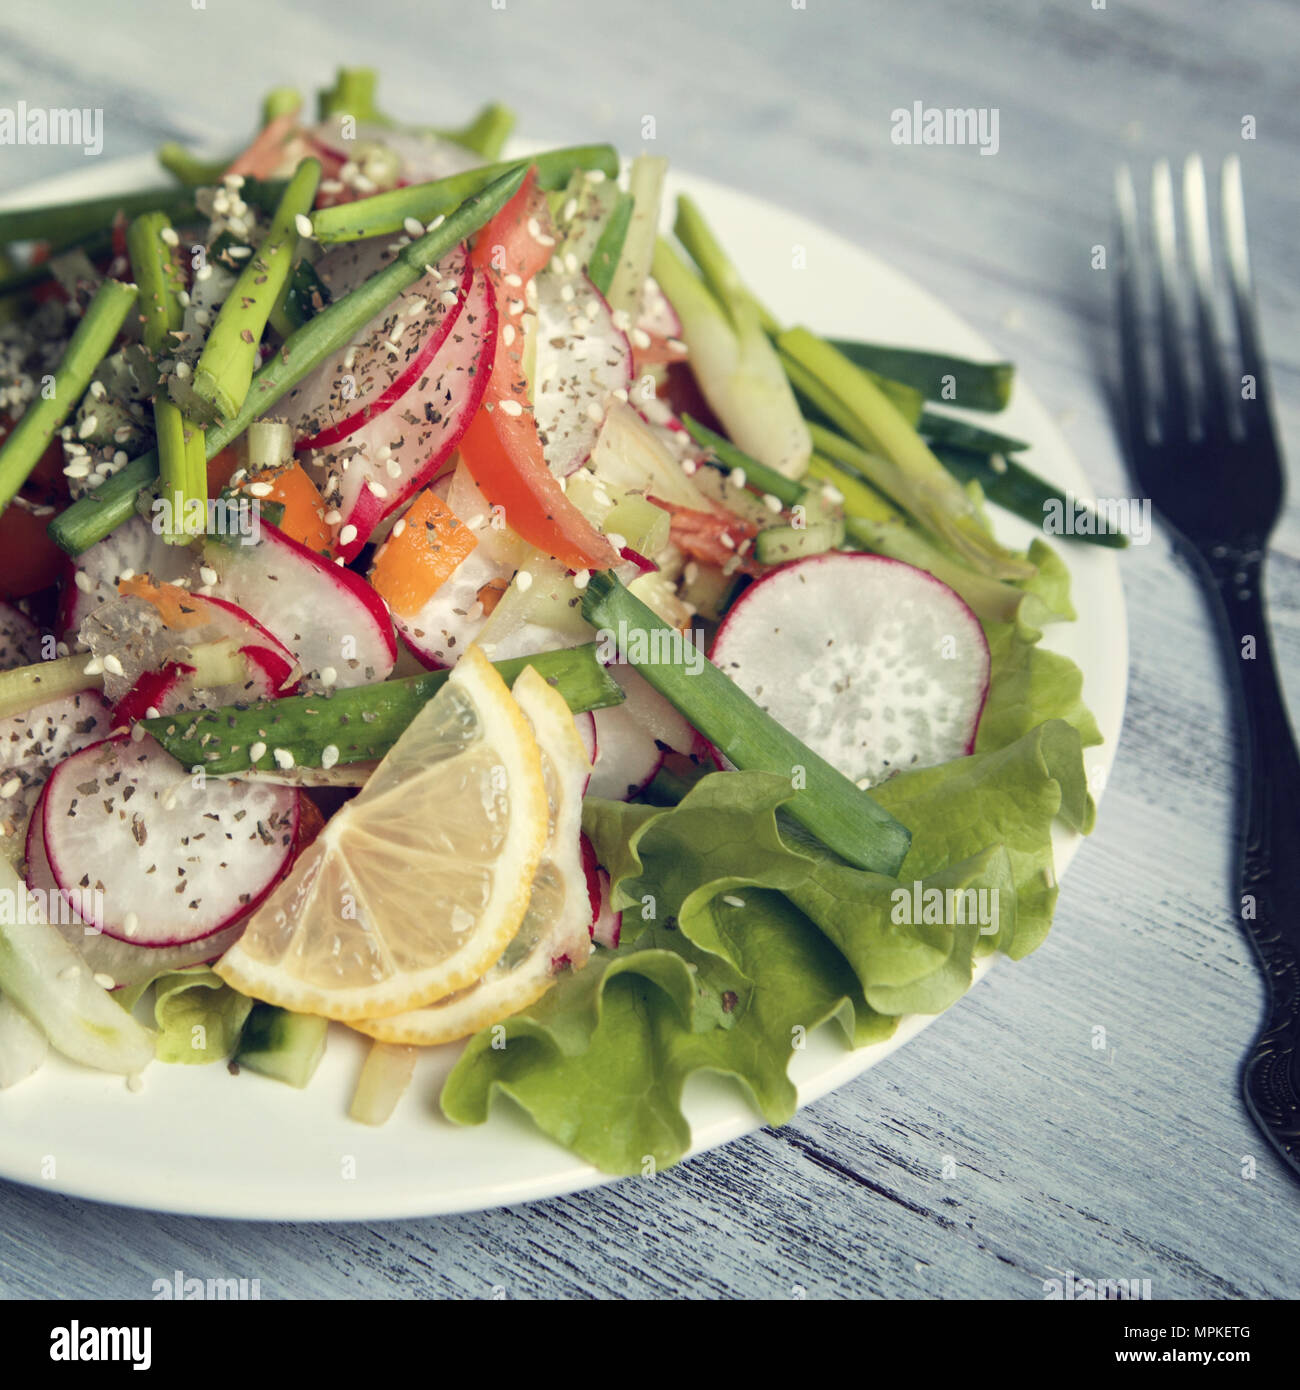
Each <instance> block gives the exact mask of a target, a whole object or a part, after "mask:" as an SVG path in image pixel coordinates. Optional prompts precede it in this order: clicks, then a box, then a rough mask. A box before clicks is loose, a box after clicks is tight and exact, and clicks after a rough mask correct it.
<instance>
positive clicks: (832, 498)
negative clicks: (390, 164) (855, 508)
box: [822, 483, 844, 507]
mask: <svg viewBox="0 0 1300 1390" xmlns="http://www.w3.org/2000/svg"><path fill="white" fill-rule="evenodd" d="M822 498H823V499H824V500H825V501H827V502H829V503H830V504H831V505H832V506H835V507H838V506H839V504H840V503H841V502H843V501H844V494H843V493H842V492H841V491H840V490H839V488H837V487H832V486H831V485H830V483H827V484H826V486H825V487H823V488H822Z"/></svg>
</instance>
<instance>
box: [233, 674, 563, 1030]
mask: <svg viewBox="0 0 1300 1390" xmlns="http://www.w3.org/2000/svg"><path fill="white" fill-rule="evenodd" d="M538 679H539V680H540V677H539V678H538ZM542 684H543V685H545V682H542ZM548 690H549V687H548ZM556 698H557V699H558V698H559V697H558V696H557V697H556ZM561 703H563V701H561ZM566 714H567V707H566ZM570 723H572V720H571V719H570ZM548 831H549V818H548V805H547V795H546V785H545V781H544V779H543V774H542V759H541V751H540V749H539V747H538V741H537V739H536V738H535V737H534V735H533V731H532V728H531V727H530V725H529V722H528V720H527V719H526V718H525V717H524V714H523V712H522V710H521V709H520V707H519V705H518V704H517V703H516V701H515V700H514V698H513V697H512V696H511V693H510V691H509V690H508V689H507V688H506V685H505V682H504V681H503V680H502V679H501V677H500V676H499V675H498V674H497V672H496V671H495V670H494V669H493V668H492V666H491V664H490V663H489V662H488V661H487V660H486V659H485V658H484V656H483V655H482V653H481V652H480V651H479V650H478V649H477V648H470V649H469V650H468V651H466V653H465V654H464V656H462V657H461V659H460V661H459V662H458V663H457V665H456V668H455V669H454V670H453V671H452V673H451V675H450V677H449V678H448V680H447V683H446V684H445V685H444V686H443V687H442V689H441V690H439V692H438V693H437V695H435V696H434V697H433V699H432V700H430V701H429V703H428V704H427V705H425V706H424V708H423V709H422V710H421V711H420V713H419V714H417V715H416V717H415V718H414V719H413V720H412V721H411V723H410V725H409V726H408V727H407V729H406V730H405V732H404V733H403V734H402V736H401V737H400V738H399V739H398V740H397V742H396V743H395V744H394V745H393V747H392V748H391V749H390V750H389V751H388V753H387V755H386V756H385V757H384V759H383V761H382V762H381V763H380V764H379V766H378V767H377V768H376V769H375V772H374V774H373V775H372V776H371V777H370V779H369V780H368V781H367V783H366V785H365V786H364V787H363V788H362V790H361V792H360V793H359V795H358V796H356V797H355V798H354V799H353V800H352V801H350V802H348V803H347V804H346V805H345V806H343V807H342V809H341V810H339V811H338V812H337V813H336V814H335V815H334V816H333V817H332V818H331V820H330V821H329V823H328V824H327V825H326V827H325V829H324V830H323V831H322V832H321V834H320V835H319V836H318V837H317V839H316V840H315V841H314V842H313V843H312V844H311V846H309V848H308V849H306V850H305V851H304V852H303V854H302V855H301V856H299V858H298V860H297V862H296V863H295V864H294V866H293V868H292V870H291V871H290V873H289V875H288V876H287V877H286V878H285V880H284V881H283V882H282V883H281V884H280V885H279V886H278V887H277V888H276V889H275V891H274V892H273V893H272V894H271V895H270V897H268V898H267V900H266V902H265V903H263V904H262V906H261V907H260V908H258V910H257V911H256V912H255V913H254V914H253V916H252V918H251V919H250V921H249V924H248V928H247V930H246V931H245V932H244V935H243V936H242V937H241V938H240V939H239V941H237V942H236V943H235V945H234V946H232V947H231V948H230V950H229V951H227V952H226V954H225V955H224V956H223V957H222V958H221V960H220V961H218V962H217V964H216V965H215V967H214V969H215V970H216V972H217V974H218V975H220V976H221V978H222V979H223V980H225V981H226V982H227V984H230V985H232V986H233V987H234V988H235V989H237V990H239V991H240V992H241V993H243V994H248V995H251V996H252V997H253V998H256V999H263V1000H265V1001H267V1002H268V1003H271V1004H278V1005H280V1006H281V1007H282V1008H286V1009H292V1010H293V1011H295V1012H297V1013H309V1014H319V1015H323V1016H324V1017H326V1018H335V1019H342V1020H351V1019H371V1018H382V1017H385V1016H387V1015H390V1014H398V1013H402V1012H405V1011H407V1010H411V1009H418V1008H420V1007H421V1006H423V1005H425V1004H429V1003H431V1002H432V1001H434V1000H435V999H441V998H444V997H445V996H447V995H450V994H453V993H455V992H456V991H458V990H463V989H465V988H466V987H467V986H469V985H471V984H473V983H474V981H475V980H477V979H479V978H480V977H481V976H482V975H483V974H484V972H485V971H487V970H488V969H489V967H490V966H491V965H492V964H493V963H494V962H495V961H496V960H497V959H498V958H499V957H500V956H501V954H502V952H504V951H505V950H506V948H507V947H508V946H509V945H510V943H511V942H512V941H513V940H514V938H515V937H516V936H517V935H518V932H519V928H520V925H521V923H522V922H523V920H524V914H525V912H526V911H527V909H528V904H529V897H530V893H531V886H532V883H533V879H534V878H535V876H536V874H537V870H538V866H539V864H540V862H541V858H542V853H543V851H544V849H545V847H546V843H547V839H548Z"/></svg>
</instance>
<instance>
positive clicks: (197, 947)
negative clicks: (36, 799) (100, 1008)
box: [27, 811, 246, 989]
mask: <svg viewBox="0 0 1300 1390" xmlns="http://www.w3.org/2000/svg"><path fill="white" fill-rule="evenodd" d="M42 822H43V817H42V816H41V815H40V814H39V811H38V812H37V813H35V814H33V816H32V819H31V826H30V828H29V830H28V833H27V886H28V887H29V888H30V889H32V890H33V891H34V892H36V893H39V894H40V895H41V896H42V898H43V899H44V900H45V902H46V903H47V905H48V906H49V907H50V908H52V909H53V911H52V912H51V914H50V915H51V916H52V917H53V918H54V919H55V920H54V922H53V925H54V926H56V927H57V928H58V930H59V932H60V933H61V934H62V936H63V937H64V939H65V940H66V941H67V942H68V944H69V945H70V946H72V947H73V948H74V949H75V950H76V951H77V954H78V955H80V956H81V958H82V960H84V961H85V962H86V964H87V965H88V966H89V967H90V969H91V970H92V971H93V972H94V974H96V975H106V976H107V977H108V978H109V979H110V980H112V981H113V984H112V988H113V989H132V988H134V987H136V986H139V985H144V984H148V982H149V981H150V980H152V979H154V978H155V977H156V976H158V975H161V974H163V973H164V972H165V971H168V970H187V969H189V967H190V966H192V965H206V964H207V963H208V962H209V961H214V960H217V959H219V958H220V957H221V956H223V955H224V954H225V953H226V952H227V951H228V950H229V949H230V948H231V947H232V946H233V945H234V944H235V942H236V941H238V940H239V938H240V937H241V936H242V935H243V934H244V925H245V920H246V919H245V918H242V917H241V918H240V919H239V921H237V922H235V923H233V924H232V925H231V926H228V927H223V928H222V929H221V930H220V931H218V932H213V933H212V935H211V936H204V937H201V938H200V939H199V940H197V941H187V942H184V943H182V944H181V945H179V946H142V945H137V944H136V943H134V942H131V941H119V940H118V939H117V938H116V937H113V936H108V935H107V934H105V933H104V932H102V931H98V930H96V929H95V928H94V927H93V926H90V927H88V926H87V925H86V923H85V922H84V921H83V920H82V919H81V918H80V917H78V916H77V915H76V912H75V911H74V910H73V906H72V904H73V902H75V901H77V899H75V898H73V897H72V896H71V895H62V894H60V892H59V886H58V884H57V882H56V881H55V878H54V871H53V870H52V869H51V868H50V860H49V855H48V854H47V853H46V850H45V832H44V829H43V825H42Z"/></svg>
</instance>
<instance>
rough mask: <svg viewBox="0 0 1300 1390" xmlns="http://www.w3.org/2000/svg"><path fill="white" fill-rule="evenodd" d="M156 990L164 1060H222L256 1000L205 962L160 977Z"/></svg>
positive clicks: (159, 1049)
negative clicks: (230, 983)
mask: <svg viewBox="0 0 1300 1390" xmlns="http://www.w3.org/2000/svg"><path fill="white" fill-rule="evenodd" d="M156 985H157V988H156V989H155V991H154V1005H153V1012H154V1021H155V1022H156V1023H157V1024H158V1039H157V1056H158V1060H159V1061H160V1062H183V1063H190V1064H194V1063H202V1062H222V1061H225V1059H226V1058H227V1057H229V1056H230V1054H231V1053H232V1052H233V1051H234V1050H235V1045H236V1043H238V1041H239V1034H240V1031H241V1030H242V1028H243V1026H244V1020H245V1019H246V1018H247V1017H248V1015H249V1011H250V1010H251V1009H252V1007H253V1001H252V1000H251V999H247V998H245V997H244V995H242V994H240V993H238V992H237V991H236V990H233V989H231V988H230V986H229V985H228V984H226V982H225V981H224V980H222V979H221V977H220V976H219V975H217V974H216V973H215V972H214V971H212V970H209V969H208V967H207V966H206V965H196V966H191V967H190V968H189V969H188V970H173V971H169V972H168V973H166V974H163V975H159V976H158V979H157V981H156Z"/></svg>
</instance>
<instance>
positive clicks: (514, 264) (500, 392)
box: [460, 168, 618, 570]
mask: <svg viewBox="0 0 1300 1390" xmlns="http://www.w3.org/2000/svg"><path fill="white" fill-rule="evenodd" d="M549 227H550V218H549V213H548V210H547V206H546V195H545V194H544V193H543V192H542V190H541V189H540V188H539V187H538V186H537V170H536V169H535V168H534V169H530V170H529V171H528V174H527V176H526V177H525V179H524V181H523V183H522V184H521V185H520V186H519V191H518V192H517V193H516V194H515V196H514V197H513V198H511V199H510V201H509V202H508V203H507V204H506V205H505V206H504V207H503V208H502V209H501V211H500V212H498V213H497V215H496V216H495V217H494V218H493V219H492V220H491V221H490V222H489V223H488V224H487V225H486V226H485V227H484V228H483V230H482V231H481V232H480V233H479V236H478V240H477V241H476V242H475V244H474V249H473V252H472V253H471V259H472V260H473V262H474V264H475V265H476V266H478V267H479V268H480V269H481V270H483V271H484V272H485V273H486V274H487V276H488V279H489V281H490V282H491V285H492V288H493V291H494V293H495V295H496V301H497V314H498V323H499V324H500V328H499V330H498V332H497V344H496V355H495V357H494V358H493V361H492V374H491V376H490V377H489V378H488V383H487V388H486V390H485V391H484V393H483V405H482V406H481V407H480V409H479V412H478V414H477V415H475V417H474V419H473V420H472V421H471V422H470V426H469V428H468V429H467V430H466V431H465V434H464V437H463V438H462V439H461V441H460V456H461V458H462V459H463V460H464V462H465V466H466V468H468V469H469V471H470V475H471V476H472V477H473V479H474V481H475V482H476V483H477V484H478V485H479V487H480V489H481V490H482V492H483V495H484V496H485V497H486V498H487V500H488V501H489V502H490V503H491V504H492V505H493V506H497V507H501V508H502V509H503V510H504V512H505V517H506V522H507V524H508V525H509V527H510V529H511V530H512V531H514V532H515V533H516V535H519V536H522V537H523V538H524V540H526V541H528V542H529V544H531V545H535V546H537V548H538V549H539V550H542V551H545V552H546V553H547V554H548V555H552V556H554V557H555V558H556V559H557V560H558V561H559V562H560V563H561V564H562V565H565V566H567V567H568V568H569V569H571V570H583V569H608V568H609V567H610V566H611V565H614V564H617V562H618V555H617V554H616V552H615V550H614V548H613V546H611V545H610V543H609V541H607V540H606V539H605V537H604V536H603V535H601V533H600V532H599V531H598V530H597V529H596V528H595V527H594V526H593V525H592V524H591V523H590V522H589V521H588V520H587V518H586V517H585V516H583V514H582V513H581V512H580V511H579V510H578V508H577V507H575V506H574V505H573V503H572V502H570V501H569V499H568V498H567V497H566V496H565V494H564V490H563V488H561V486H560V484H559V481H558V479H556V477H555V476H554V475H553V474H552V473H551V470H550V469H549V468H548V467H547V466H546V459H545V457H544V456H543V453H542V441H541V439H540V437H539V436H538V433H537V421H536V419H535V418H534V416H533V407H532V402H531V401H530V400H529V399H528V382H527V380H526V378H525V376H524V370H523V347H524V337H523V333H522V332H520V331H519V322H520V319H521V317H522V315H523V310H524V303H525V292H526V291H525V287H526V286H527V284H528V282H529V280H531V279H532V278H533V276H534V275H536V274H537V272H538V271H539V270H541V269H542V268H543V267H544V266H545V265H546V264H547V262H548V261H549V260H550V258H551V251H552V249H553V248H554V245H555V241H554V238H553V237H552V236H551V235H550V233H549V231H548V230H547V229H548V228H549Z"/></svg>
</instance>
